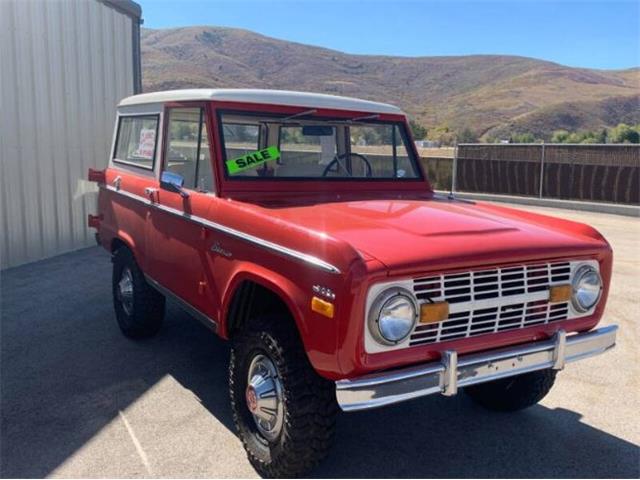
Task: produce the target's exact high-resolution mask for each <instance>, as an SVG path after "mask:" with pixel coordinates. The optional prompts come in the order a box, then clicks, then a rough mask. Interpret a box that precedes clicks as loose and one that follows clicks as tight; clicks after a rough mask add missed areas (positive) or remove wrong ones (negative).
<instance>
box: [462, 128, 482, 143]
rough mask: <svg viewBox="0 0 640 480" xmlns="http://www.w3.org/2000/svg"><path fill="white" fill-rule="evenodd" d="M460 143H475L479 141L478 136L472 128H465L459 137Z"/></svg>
mask: <svg viewBox="0 0 640 480" xmlns="http://www.w3.org/2000/svg"><path fill="white" fill-rule="evenodd" d="M457 141H458V143H475V142H477V141H478V135H476V134H475V132H473V131H472V130H471V129H470V128H468V127H465V128H463V129H462V131H461V132H459V133H458V135H457Z"/></svg>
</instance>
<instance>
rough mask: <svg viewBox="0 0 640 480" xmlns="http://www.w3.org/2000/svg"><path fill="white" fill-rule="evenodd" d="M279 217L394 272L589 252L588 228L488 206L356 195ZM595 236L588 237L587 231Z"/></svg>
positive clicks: (280, 211)
mask: <svg viewBox="0 0 640 480" xmlns="http://www.w3.org/2000/svg"><path fill="white" fill-rule="evenodd" d="M269 215H271V216H273V217H276V218H277V219H279V220H281V221H285V222H291V223H294V224H297V225H300V226H302V227H305V228H308V229H311V230H315V231H318V232H323V233H325V234H327V235H329V236H333V237H335V238H338V239H341V240H344V241H346V242H348V243H350V244H351V245H352V246H353V247H354V248H356V249H357V250H358V251H359V252H360V253H361V254H363V256H364V257H365V258H366V257H373V258H375V259H377V260H379V261H380V262H382V263H383V264H385V265H386V266H387V267H388V268H390V269H392V270H394V271H411V270H431V269H439V268H456V267H457V266H464V267H469V266H472V265H481V264H491V263H499V262H500V263H508V262H510V261H526V260H534V259H550V258H558V257H567V256H579V255H585V254H594V253H596V252H599V251H602V250H603V249H608V245H607V243H606V242H605V241H604V240H603V239H602V238H601V237H600V236H599V235H598V234H597V232H595V231H593V230H592V229H589V228H588V227H584V228H580V227H581V226H580V225H579V224H575V223H573V222H565V221H563V220H558V219H553V218H551V217H545V216H539V215H535V214H529V213H526V212H520V211H518V210H514V209H508V208H504V207H495V206H492V205H489V204H471V203H466V202H459V201H455V202H451V201H439V200H404V199H403V200H359V201H348V202H337V203H322V204H316V205H311V206H294V207H287V208H274V209H269ZM593 233H595V235H594V234H593Z"/></svg>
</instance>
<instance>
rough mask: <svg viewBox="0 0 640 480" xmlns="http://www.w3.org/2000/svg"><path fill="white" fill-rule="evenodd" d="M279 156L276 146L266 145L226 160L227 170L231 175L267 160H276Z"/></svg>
mask: <svg viewBox="0 0 640 480" xmlns="http://www.w3.org/2000/svg"><path fill="white" fill-rule="evenodd" d="M279 158H280V151H279V150H278V147H273V146H272V147H267V148H263V149H262V150H258V151H256V152H251V153H247V154H246V155H243V156H241V157H237V158H232V159H231V160H227V162H226V163H227V170H228V171H229V174H230V175H233V174H235V173H238V172H242V171H243V170H248V169H250V168H256V167H258V166H260V165H262V164H264V163H266V162H268V161H271V160H277V159H279Z"/></svg>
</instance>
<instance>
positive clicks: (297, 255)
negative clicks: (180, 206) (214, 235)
mask: <svg viewBox="0 0 640 480" xmlns="http://www.w3.org/2000/svg"><path fill="white" fill-rule="evenodd" d="M104 188H106V189H107V190H109V191H110V192H113V193H117V194H119V195H123V196H125V197H127V198H130V199H132V200H135V201H137V202H141V203H144V204H145V205H147V206H149V207H154V208H156V209H158V210H162V211H163V212H167V213H170V214H172V215H176V216H178V217H181V218H184V219H185V220H190V221H192V222H194V223H197V224H199V225H202V226H203V227H207V228H211V229H213V230H217V231H219V232H222V233H226V234H227V235H231V236H232V237H235V238H239V239H241V240H245V241H247V242H249V243H253V244H254V245H258V246H260V247H263V248H266V249H268V250H272V251H274V252H277V253H280V254H282V255H286V256H288V257H291V258H294V259H296V260H299V261H302V262H304V263H308V264H310V265H313V266H314V267H318V268H320V269H322V270H324V271H326V272H329V273H341V272H340V269H339V268H338V267H336V266H334V265H332V264H330V263H328V262H325V261H324V260H322V259H320V258H318V257H315V256H313V255H309V254H308V253H304V252H300V251H298V250H294V249H292V248H289V247H285V246H283V245H280V244H277V243H273V242H270V241H269V240H264V239H262V238H260V237H256V236H254V235H251V234H249V233H245V232H241V231H240V230H236V229H234V228H231V227H227V226H225V225H222V224H220V223H216V222H212V221H210V220H207V219H206V218H202V217H198V216H195V215H189V214H187V213H184V212H181V211H180V210H176V209H175V208H171V207H167V206H165V205H159V204H157V203H154V202H152V201H150V200H149V199H147V198H144V197H141V196H140V195H136V194H135V193H131V192H126V191H124V190H118V189H116V188H115V187H112V186H111V185H105V186H104Z"/></svg>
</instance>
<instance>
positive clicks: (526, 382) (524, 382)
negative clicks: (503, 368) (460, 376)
mask: <svg viewBox="0 0 640 480" xmlns="http://www.w3.org/2000/svg"><path fill="white" fill-rule="evenodd" d="M555 379H556V370H550V369H549V370H538V371H535V372H529V373H523V374H522V375H516V376H515V377H508V378H503V379H500V380H494V381H493V382H487V383H481V384H479V385H473V386H471V387H467V388H465V391H466V393H467V394H468V395H469V396H470V397H471V398H472V399H473V400H475V401H476V402H477V403H479V404H480V405H482V406H483V407H485V408H488V409H489V410H497V411H501V412H515V411H518V410H522V409H525V408H528V407H531V406H533V405H535V404H536V403H538V402H539V401H540V400H542V399H543V398H544V397H545V396H546V395H547V393H549V390H551V387H553V384H554V382H555Z"/></svg>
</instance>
